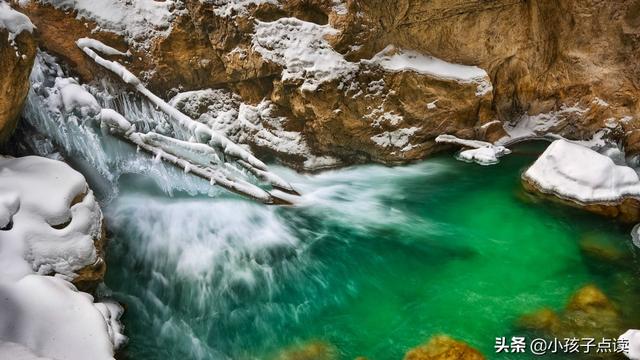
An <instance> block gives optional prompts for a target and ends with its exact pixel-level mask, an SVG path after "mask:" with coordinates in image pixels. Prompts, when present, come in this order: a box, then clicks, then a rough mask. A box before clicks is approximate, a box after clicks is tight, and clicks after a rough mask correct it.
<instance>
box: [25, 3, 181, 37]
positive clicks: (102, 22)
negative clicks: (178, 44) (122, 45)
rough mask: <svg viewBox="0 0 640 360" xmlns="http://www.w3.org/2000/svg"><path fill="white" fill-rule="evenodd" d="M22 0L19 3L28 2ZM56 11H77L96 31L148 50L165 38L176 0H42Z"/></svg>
mask: <svg viewBox="0 0 640 360" xmlns="http://www.w3.org/2000/svg"><path fill="white" fill-rule="evenodd" d="M28 1H29V0H23V1H22V2H28ZM41 2H42V3H44V4H50V5H52V6H54V7H55V8H58V9H63V10H72V11H77V12H78V17H79V18H84V19H87V20H91V21H95V22H96V24H97V25H98V27H99V30H107V31H111V32H114V33H116V34H119V35H122V36H123V37H124V38H125V39H126V40H127V41H128V42H129V43H130V45H133V46H136V47H141V48H148V47H149V46H150V42H151V40H152V39H153V38H155V37H158V36H162V37H164V36H167V35H168V34H169V33H170V32H171V23H172V21H173V19H174V18H175V16H176V11H175V9H176V1H173V0H168V1H155V0H136V1H119V0H102V1H92V0H41Z"/></svg>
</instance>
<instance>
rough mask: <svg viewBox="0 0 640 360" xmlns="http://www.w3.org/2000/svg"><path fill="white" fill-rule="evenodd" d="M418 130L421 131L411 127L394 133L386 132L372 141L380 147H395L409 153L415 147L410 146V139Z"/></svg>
mask: <svg viewBox="0 0 640 360" xmlns="http://www.w3.org/2000/svg"><path fill="white" fill-rule="evenodd" d="M418 130H420V128H418V127H410V128H402V129H398V130H394V131H385V132H383V133H381V134H377V135H374V136H372V137H371V140H372V141H373V142H374V143H376V144H377V145H378V146H381V147H384V148H388V147H395V148H398V149H402V151H409V150H411V149H412V148H413V146H411V145H410V144H409V139H410V138H411V136H412V135H413V134H415V133H416V132H417V131H418Z"/></svg>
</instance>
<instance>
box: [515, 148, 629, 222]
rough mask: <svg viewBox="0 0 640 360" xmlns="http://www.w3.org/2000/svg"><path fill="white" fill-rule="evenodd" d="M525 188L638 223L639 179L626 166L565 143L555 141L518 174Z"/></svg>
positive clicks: (592, 151)
mask: <svg viewBox="0 0 640 360" xmlns="http://www.w3.org/2000/svg"><path fill="white" fill-rule="evenodd" d="M522 179H523V183H524V185H525V188H527V189H528V190H530V191H535V192H541V193H544V194H548V195H553V196H554V197H556V198H559V199H562V200H565V201H566V202H568V203H569V204H572V205H574V206H577V207H580V208H584V209H586V210H589V211H592V212H595V213H598V214H601V215H605V216H608V217H615V218H620V219H621V220H623V221H628V222H637V221H640V178H639V177H638V174H637V173H636V172H635V171H634V170H633V169H632V168H630V167H627V166H620V165H616V164H615V163H614V162H613V160H611V158H609V157H607V156H605V155H602V154H600V153H598V152H596V151H594V150H591V149H589V148H587V147H585V146H582V145H580V144H576V143H574V142H570V141H568V140H564V139H560V140H556V141H554V142H553V143H551V145H549V147H548V148H547V149H546V150H545V152H544V153H543V154H542V155H540V157H539V158H538V160H536V162H535V163H534V164H533V165H532V166H531V167H529V169H528V170H527V171H526V172H525V173H524V174H523V175H522Z"/></svg>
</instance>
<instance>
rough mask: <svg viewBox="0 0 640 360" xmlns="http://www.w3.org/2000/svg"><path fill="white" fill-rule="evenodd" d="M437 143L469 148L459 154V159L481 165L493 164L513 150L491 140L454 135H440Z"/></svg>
mask: <svg viewBox="0 0 640 360" xmlns="http://www.w3.org/2000/svg"><path fill="white" fill-rule="evenodd" d="M436 142H437V143H447V144H457V145H460V146H463V147H466V148H471V149H469V150H463V151H461V152H460V153H458V154H457V156H456V157H457V159H458V160H462V161H466V162H475V163H478V164H480V165H493V164H497V163H498V162H499V160H498V159H499V158H500V157H502V156H504V155H508V154H511V150H509V149H507V148H506V147H504V146H500V145H494V144H492V143H490V142H486V141H480V140H466V139H460V138H457V137H455V136H453V135H440V136H438V137H437V138H436Z"/></svg>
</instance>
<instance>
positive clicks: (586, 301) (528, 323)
mask: <svg viewBox="0 0 640 360" xmlns="http://www.w3.org/2000/svg"><path fill="white" fill-rule="evenodd" d="M518 324H519V326H520V327H521V328H523V329H526V330H530V331H534V332H536V333H538V334H540V335H543V336H548V337H556V338H562V339H563V338H571V337H577V338H585V337H594V336H597V337H605V338H606V337H609V338H617V336H618V335H619V334H621V333H622V331H624V330H625V329H624V327H625V326H624V325H625V324H624V318H623V316H622V314H621V313H620V311H619V309H618V308H617V307H616V305H615V304H614V303H613V302H612V301H611V300H610V299H609V298H608V297H607V296H606V295H605V294H604V293H603V292H602V291H601V290H600V289H599V288H597V287H596V286H595V285H587V286H584V287H583V288H581V289H579V290H578V291H576V292H575V293H574V294H573V295H572V296H571V298H570V299H569V301H568V303H567V305H566V307H565V309H564V310H563V311H562V312H554V311H553V310H549V309H542V310H540V311H537V312H535V313H533V314H528V315H525V316H523V317H522V318H521V319H520V320H519V323H518Z"/></svg>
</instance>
